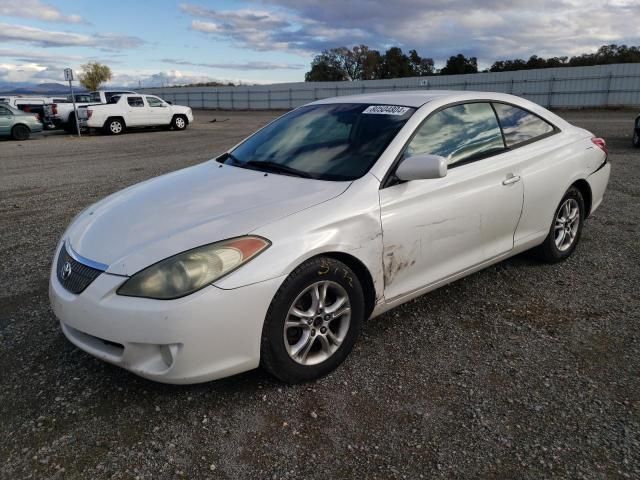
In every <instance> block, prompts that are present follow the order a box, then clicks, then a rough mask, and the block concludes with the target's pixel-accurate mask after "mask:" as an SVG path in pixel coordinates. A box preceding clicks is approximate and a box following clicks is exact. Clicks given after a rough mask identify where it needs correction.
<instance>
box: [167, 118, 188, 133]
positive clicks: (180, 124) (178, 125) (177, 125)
mask: <svg viewBox="0 0 640 480" xmlns="http://www.w3.org/2000/svg"><path fill="white" fill-rule="evenodd" d="M187 124H188V121H187V118H186V117H185V116H184V115H176V116H174V117H173V120H171V126H172V127H173V128H174V129H176V130H184V129H185V128H187Z"/></svg>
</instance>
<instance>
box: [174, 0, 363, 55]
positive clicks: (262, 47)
mask: <svg viewBox="0 0 640 480" xmlns="http://www.w3.org/2000/svg"><path fill="white" fill-rule="evenodd" d="M180 9H181V10H182V11H183V12H184V13H186V14H188V15H190V16H192V17H196V18H195V19H193V20H192V22H191V29H192V30H195V31H198V32H202V33H205V34H209V35H212V36H214V37H216V38H220V39H224V40H230V41H231V42H233V43H234V44H236V45H238V46H240V47H243V48H250V49H252V50H257V51H274V50H280V51H288V52H290V53H296V54H300V55H303V56H309V55H310V54H312V53H314V52H315V51H318V50H319V49H322V48H326V46H327V45H329V44H331V45H332V46H335V45H340V44H343V43H354V42H357V41H361V40H363V39H365V38H367V35H366V33H365V32H364V31H362V30H361V29H359V28H333V27H331V26H330V25H328V24H324V23H321V22H317V21H315V20H313V19H308V18H303V17H301V16H298V15H295V14H292V13H281V12H277V11H274V12H271V11H267V10H254V9H246V8H244V9H238V10H214V9H211V8H205V7H200V6H197V5H191V4H182V5H180Z"/></svg>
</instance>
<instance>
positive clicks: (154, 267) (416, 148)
mask: <svg viewBox="0 0 640 480" xmlns="http://www.w3.org/2000/svg"><path fill="white" fill-rule="evenodd" d="M609 172H610V164H609V163H608V161H607V151H606V145H605V142H604V141H603V140H602V139H600V138H595V137H594V135H593V134H591V133H590V132H588V131H586V130H583V129H581V128H578V127H575V126H573V125H571V124H569V123H567V122H566V121H564V120H563V119H561V118H560V117H558V116H556V115H555V114H553V113H551V112H549V111H547V110H545V109H544V108H542V107H540V106H538V105H536V104H534V103H531V102H529V101H527V100H524V99H521V98H518V97H514V96H511V95H504V94H497V93H484V92H482V93H481V92H475V93H474V92H445V91H440V92H438V91H419V92H402V93H395V92H394V93H380V94H372V95H357V96H347V97H340V98H330V99H324V100H320V101H317V102H314V103H311V104H309V105H306V106H303V107H300V108H297V109H295V110H293V111H291V112H289V113H287V114H286V115H283V116H282V117H280V118H278V119H276V120H274V121H273V122H271V123H270V124H268V125H267V126H266V127H264V128H263V129H261V130H259V131H258V132H257V133H255V134H253V135H252V136H250V137H249V138H247V139H246V140H244V141H243V142H241V143H240V144H238V145H237V146H235V147H234V148H232V149H230V150H228V151H227V152H225V153H223V154H222V155H220V156H218V157H217V158H215V159H213V160H210V161H208V162H205V163H202V164H200V165H196V166H193V167H190V168H185V169H183V170H179V171H176V172H173V173H170V174H167V175H163V176H161V177H158V178H155V179H152V180H148V181H146V182H143V183H140V184H138V185H134V186H132V187H129V188H127V189H125V190H122V191H121V192H118V193H115V194H113V195H111V196H109V197H107V198H105V199H103V200H101V201H99V202H98V203H96V204H94V205H92V206H90V207H89V208H87V209H86V210H84V211H83V212H82V213H81V214H79V215H78V217H77V218H76V219H75V220H74V221H73V222H72V223H71V225H70V226H69V228H68V229H67V231H66V232H65V233H64V235H63V237H62V239H61V240H60V244H59V245H58V247H57V250H56V253H55V258H54V261H53V267H52V271H51V279H50V297H51V304H52V307H53V311H54V312H55V314H56V316H57V317H58V318H59V319H60V324H61V327H62V331H63V332H64V334H65V335H66V337H67V338H68V339H69V340H70V341H71V342H73V343H74V344H75V345H76V346H78V347H79V348H81V349H83V350H85V351H87V352H89V353H90V354H92V355H95V356H96V357H98V358H100V359H103V360H105V361H107V362H111V363H113V364H115V365H119V366H121V367H123V368H125V369H127V370H129V371H131V372H134V373H136V374H138V375H141V376H143V377H146V378H149V379H152V380H157V381H160V382H167V383H194V382H203V381H207V380H212V379H216V378H220V377H224V376H227V375H232V374H235V373H238V372H242V371H246V370H249V369H252V368H255V367H258V366H262V367H263V368H264V369H266V370H267V371H269V372H270V373H272V374H273V375H275V376H276V377H278V378H279V379H281V380H283V381H286V382H300V381H305V380H310V379H314V378H317V377H319V376H321V375H324V374H327V373H328V372H330V371H331V370H333V369H334V368H336V367H337V366H338V365H339V364H340V363H341V362H343V361H344V360H345V357H346V356H347V355H348V354H349V352H350V351H351V349H352V348H353V346H354V343H355V342H356V339H357V337H358V333H359V331H360V329H361V326H362V324H363V321H364V320H366V319H368V318H371V317H375V316H376V315H380V314H381V313H383V312H384V311H386V310H388V309H390V308H393V307H395V306H397V305H400V304H401V303H403V302H406V301H408V300H411V299H412V298H415V297H417V296H418V295H422V294H424V293H425V292H428V291H430V290H433V289H435V288H437V287H439V286H441V285H444V284H446V283H449V282H452V281H454V280H456V279H459V278H461V277H464V276H465V275H469V274H471V273H473V272H475V271H478V270H480V269H482V268H484V267H486V266H488V265H491V264H494V263H496V262H499V261H501V260H503V259H505V258H507V257H510V256H512V255H515V254H517V253H519V252H522V251H525V250H529V249H534V250H535V252H536V253H537V255H538V257H539V258H540V259H542V260H543V261H547V262H557V261H561V260H564V259H566V258H567V257H568V256H569V255H571V254H572V253H573V251H574V250H575V248H576V245H577V243H578V241H579V239H580V234H581V232H582V228H583V226H584V222H585V219H587V217H589V215H590V214H592V213H593V212H594V210H595V209H596V208H598V206H599V205H600V203H601V201H602V197H603V193H604V191H605V188H606V186H607V182H608V179H609ZM390 321H391V320H390Z"/></svg>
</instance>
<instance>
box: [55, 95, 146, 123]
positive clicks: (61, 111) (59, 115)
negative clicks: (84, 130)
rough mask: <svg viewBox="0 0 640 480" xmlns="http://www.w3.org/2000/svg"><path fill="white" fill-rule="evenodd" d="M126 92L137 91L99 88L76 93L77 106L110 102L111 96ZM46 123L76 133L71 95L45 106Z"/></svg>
mask: <svg viewBox="0 0 640 480" xmlns="http://www.w3.org/2000/svg"><path fill="white" fill-rule="evenodd" d="M124 93H136V92H133V91H130V90H98V91H95V92H91V93H76V94H75V100H76V107H82V106H87V105H93V104H100V103H109V100H111V97H114V96H117V95H122V94H124ZM44 113H45V117H44V118H45V120H46V123H51V124H53V125H54V126H55V127H56V128H63V129H64V130H65V132H69V133H76V118H75V114H74V113H73V102H72V100H71V95H68V96H67V98H66V99H64V100H58V101H57V102H54V103H50V104H48V105H45V106H44Z"/></svg>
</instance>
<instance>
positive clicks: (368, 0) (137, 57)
mask: <svg viewBox="0 0 640 480" xmlns="http://www.w3.org/2000/svg"><path fill="white" fill-rule="evenodd" d="M639 25H640V0H609V1H606V0H510V1H504V0H477V1H471V0H253V1H252V0H249V1H246V0H245V1H231V0H219V1H206V0H203V1H200V2H197V3H196V2H193V3H192V2H178V1H171V0H155V1H142V0H136V1H132V0H128V1H121V0H111V1H109V2H85V1H81V2H80V1H70V0H0V83H6V82H35V83H40V82H50V81H61V80H62V69H63V68H64V67H67V66H70V67H72V68H74V69H77V68H78V66H79V65H81V64H82V63H85V62H87V61H89V60H95V61H100V62H103V63H106V64H108V65H109V66H110V67H111V68H112V70H113V72H114V74H115V76H114V79H113V82H112V83H113V84H118V85H132V86H137V85H138V82H141V84H142V85H147V86H148V85H160V84H162V83H164V84H174V83H191V82H198V81H207V80H214V79H217V80H232V81H236V82H237V81H243V82H250V83H271V82H285V81H302V80H303V79H304V72H305V71H307V70H308V68H309V63H310V61H311V59H312V58H313V56H314V54H316V53H318V52H319V51H321V50H322V49H325V48H331V47H335V46H343V45H344V46H353V45H355V44H359V43H365V44H367V45H369V46H371V47H374V48H378V49H380V50H384V49H385V48H387V47H389V46H391V45H398V46H400V47H402V48H403V49H404V50H406V51H408V50H410V49H412V48H415V49H417V50H418V52H419V53H420V54H421V55H423V56H428V57H432V58H434V59H435V61H436V65H439V66H442V65H443V64H444V61H445V59H446V58H447V57H448V56H450V55H453V54H456V53H460V52H461V53H464V54H465V55H467V56H476V57H478V60H479V63H480V65H481V66H482V67H485V66H489V65H490V64H491V63H492V62H493V61H494V60H497V59H506V58H515V57H521V58H528V57H529V56H530V55H532V54H538V55H541V56H560V55H573V54H578V53H583V52H591V51H595V49H597V48H598V47H599V46H600V45H603V44H608V43H618V44H621V43H626V44H627V45H640V26H639Z"/></svg>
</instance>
